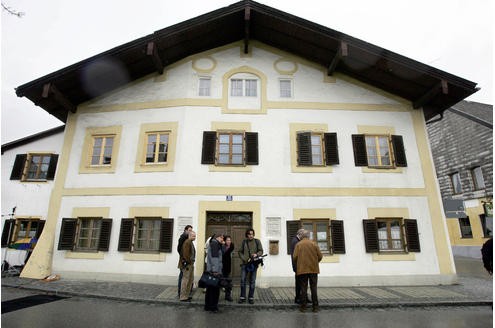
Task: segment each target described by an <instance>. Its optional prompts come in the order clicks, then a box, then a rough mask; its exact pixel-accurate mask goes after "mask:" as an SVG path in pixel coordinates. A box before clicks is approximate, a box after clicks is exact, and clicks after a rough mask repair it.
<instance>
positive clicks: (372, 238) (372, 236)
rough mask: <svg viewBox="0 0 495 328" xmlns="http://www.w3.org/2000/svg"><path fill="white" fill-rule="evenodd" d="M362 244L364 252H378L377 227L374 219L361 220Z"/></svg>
mask: <svg viewBox="0 0 495 328" xmlns="http://www.w3.org/2000/svg"><path fill="white" fill-rule="evenodd" d="M363 229H364V244H365V246H366V253H378V252H379V251H380V248H379V246H378V228H377V226H376V221H375V220H363Z"/></svg>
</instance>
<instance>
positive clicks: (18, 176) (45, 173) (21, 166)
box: [10, 153, 58, 181]
mask: <svg viewBox="0 0 495 328" xmlns="http://www.w3.org/2000/svg"><path fill="white" fill-rule="evenodd" d="M57 162H58V155H57V154H37V153H29V154H18V155H16V158H15V161H14V166H13V168H12V173H11V175H10V180H21V181H46V180H53V179H54V177H55V170H56V168H57Z"/></svg>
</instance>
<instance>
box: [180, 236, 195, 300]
mask: <svg viewBox="0 0 495 328" xmlns="http://www.w3.org/2000/svg"><path fill="white" fill-rule="evenodd" d="M195 240H196V232H194V231H190V232H189V237H188V238H187V239H186V240H185V241H184V244H183V245H182V251H181V256H180V258H179V265H178V268H179V269H180V270H181V272H182V285H181V287H180V296H179V300H180V301H181V302H190V301H191V299H192V297H191V296H190V294H191V289H192V285H193V281H194V262H195V261H196V248H195V247H194V244H193V241H195Z"/></svg>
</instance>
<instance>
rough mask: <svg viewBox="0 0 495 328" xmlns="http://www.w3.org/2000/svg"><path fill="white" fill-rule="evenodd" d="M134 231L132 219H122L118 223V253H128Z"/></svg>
mask: <svg viewBox="0 0 495 328" xmlns="http://www.w3.org/2000/svg"><path fill="white" fill-rule="evenodd" d="M133 230H134V219H122V220H121V221H120V234H119V245H118V248H117V250H118V251H119V252H130V251H131V247H132V232H133Z"/></svg>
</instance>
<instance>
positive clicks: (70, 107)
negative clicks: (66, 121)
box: [41, 83, 77, 113]
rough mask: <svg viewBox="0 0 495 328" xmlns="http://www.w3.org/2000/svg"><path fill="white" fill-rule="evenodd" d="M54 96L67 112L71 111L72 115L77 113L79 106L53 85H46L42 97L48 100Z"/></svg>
mask: <svg viewBox="0 0 495 328" xmlns="http://www.w3.org/2000/svg"><path fill="white" fill-rule="evenodd" d="M51 96H53V99H55V101H56V102H57V103H58V104H59V105H60V106H62V107H63V108H64V109H65V110H67V111H70V112H71V113H75V112H76V110H77V106H76V105H74V104H73V103H72V102H71V101H70V100H69V99H68V98H67V97H66V96H64V94H63V93H62V92H60V90H58V88H57V87H56V86H55V85H54V84H53V83H45V85H43V91H42V93H41V97H42V98H45V99H48V98H49V97H51Z"/></svg>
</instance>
